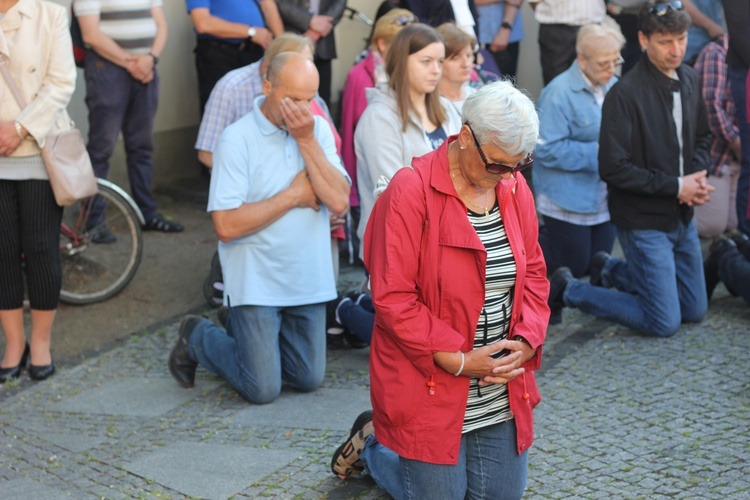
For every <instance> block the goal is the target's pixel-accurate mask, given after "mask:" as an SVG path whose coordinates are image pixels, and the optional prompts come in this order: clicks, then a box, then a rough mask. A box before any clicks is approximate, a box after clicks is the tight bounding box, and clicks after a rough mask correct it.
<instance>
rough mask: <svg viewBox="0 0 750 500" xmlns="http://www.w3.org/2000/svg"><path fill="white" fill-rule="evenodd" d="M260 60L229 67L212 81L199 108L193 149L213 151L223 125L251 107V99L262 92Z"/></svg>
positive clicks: (251, 108) (237, 117)
mask: <svg viewBox="0 0 750 500" xmlns="http://www.w3.org/2000/svg"><path fill="white" fill-rule="evenodd" d="M262 63H263V59H260V60H259V61H256V62H254V63H252V64H249V65H247V66H243V67H242V68H238V69H235V70H233V71H230V72H229V73H227V74H226V75H224V76H223V77H222V78H221V80H219V81H218V82H217V83H216V86H215V87H214V89H213V90H212V91H211V96H210V97H209V98H208V102H207V103H206V109H205V111H204V112H203V119H202V120H201V126H200V129H199V130H198V139H197V140H196V141H195V149H197V150H199V151H208V152H209V153H213V152H214V149H215V148H216V145H217V144H218V143H219V136H221V133H222V132H223V131H224V129H225V128H227V127H228V126H229V125H231V124H232V123H234V122H236V121H237V120H239V119H240V118H242V117H243V116H245V115H246V114H248V113H249V112H250V111H252V110H253V101H254V100H255V98H256V97H258V96H259V95H260V94H261V93H262V92H263V77H262V76H261V74H260V65H261V64H262Z"/></svg>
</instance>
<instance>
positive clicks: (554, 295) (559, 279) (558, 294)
mask: <svg viewBox="0 0 750 500" xmlns="http://www.w3.org/2000/svg"><path fill="white" fill-rule="evenodd" d="M573 279H574V278H573V273H572V272H570V269H569V268H567V267H559V268H557V270H556V271H555V272H554V273H552V276H550V278H549V299H547V303H548V304H549V308H550V311H551V314H550V324H555V323H552V321H557V322H558V323H559V322H561V321H562V310H563V308H564V307H565V303H564V302H563V292H565V289H566V288H567V287H568V284H569V283H570V282H571V281H572V280H573Z"/></svg>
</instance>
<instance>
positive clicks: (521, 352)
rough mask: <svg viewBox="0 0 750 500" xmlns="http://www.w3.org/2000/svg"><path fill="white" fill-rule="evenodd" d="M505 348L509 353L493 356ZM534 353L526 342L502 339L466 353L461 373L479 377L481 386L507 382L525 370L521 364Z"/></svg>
mask: <svg viewBox="0 0 750 500" xmlns="http://www.w3.org/2000/svg"><path fill="white" fill-rule="evenodd" d="M503 349H506V350H507V351H509V352H508V354H506V355H505V356H503V357H501V358H497V359H495V358H493V357H492V354H495V353H497V352H498V351H502V350H503ZM534 353H535V350H534V349H533V348H532V347H531V346H530V345H528V344H527V343H526V342H521V341H517V340H507V339H506V340H501V341H499V342H495V343H494V344H490V345H486V346H483V347H480V348H479V349H474V350H473V351H470V352H467V353H465V354H464V355H465V356H466V359H465V361H464V369H463V371H462V372H461V375H464V376H468V377H473V378H478V379H479V385H480V386H485V385H491V384H507V383H508V382H510V381H511V380H513V379H514V378H516V377H518V376H519V375H521V374H522V373H523V372H524V371H525V370H524V369H523V368H522V366H521V365H523V364H524V363H525V362H526V361H527V360H528V359H530V358H531V357H532V356H533V355H534Z"/></svg>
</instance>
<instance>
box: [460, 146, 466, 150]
mask: <svg viewBox="0 0 750 500" xmlns="http://www.w3.org/2000/svg"><path fill="white" fill-rule="evenodd" d="M458 149H461V150H464V149H466V146H459V147H458Z"/></svg>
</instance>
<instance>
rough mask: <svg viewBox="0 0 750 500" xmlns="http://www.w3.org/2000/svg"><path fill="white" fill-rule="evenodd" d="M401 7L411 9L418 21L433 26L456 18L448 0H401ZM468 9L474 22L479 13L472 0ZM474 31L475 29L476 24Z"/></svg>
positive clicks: (475, 27)
mask: <svg viewBox="0 0 750 500" xmlns="http://www.w3.org/2000/svg"><path fill="white" fill-rule="evenodd" d="M401 7H403V8H404V9H409V10H410V11H412V12H413V13H414V15H416V16H417V17H418V18H419V22H421V23H425V24H429V25H430V26H434V27H438V26H440V25H441V24H443V23H448V22H451V21H455V20H456V17H455V14H454V13H453V6H452V5H451V1H450V0H401ZM469 10H470V11H471V15H472V16H474V21H475V22H476V20H477V19H479V15H478V13H477V8H476V5H475V3H474V0H469ZM474 31H477V26H476V25H475V26H474Z"/></svg>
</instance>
